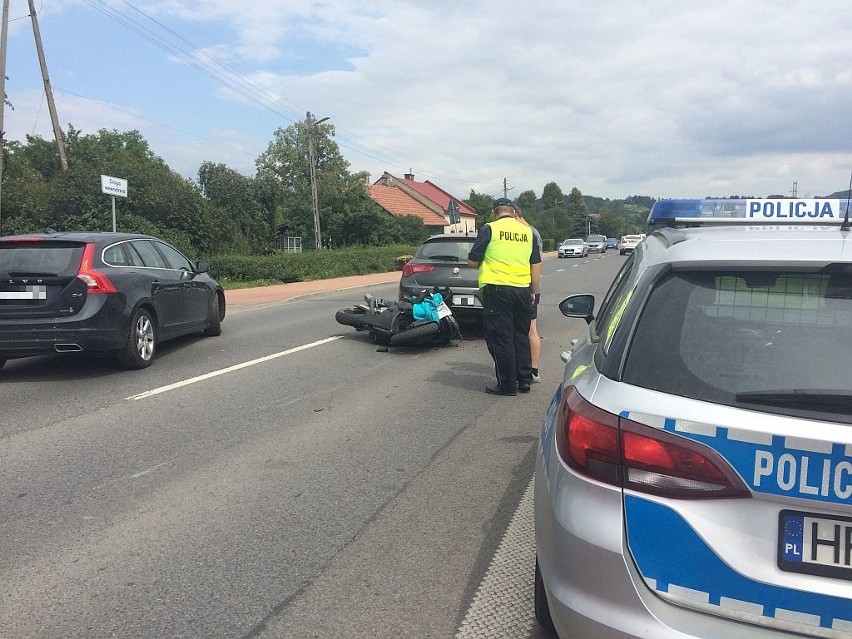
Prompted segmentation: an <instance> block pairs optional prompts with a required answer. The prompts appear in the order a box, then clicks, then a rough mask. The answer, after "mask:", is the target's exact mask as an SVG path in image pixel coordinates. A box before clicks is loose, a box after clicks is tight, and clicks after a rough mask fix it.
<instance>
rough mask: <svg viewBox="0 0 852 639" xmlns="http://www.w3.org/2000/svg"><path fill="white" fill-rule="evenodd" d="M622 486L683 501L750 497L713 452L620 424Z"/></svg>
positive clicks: (659, 432)
mask: <svg viewBox="0 0 852 639" xmlns="http://www.w3.org/2000/svg"><path fill="white" fill-rule="evenodd" d="M621 446H622V460H623V468H624V475H623V478H624V486H625V488H630V489H633V490H638V491H641V492H647V493H653V494H656V495H662V496H665V497H674V498H683V499H701V498H706V499H720V498H731V497H750V496H751V493H750V492H749V490H748V489H747V488H746V486H745V484H744V483H743V482H742V480H741V479H740V478H739V476H738V475H737V474H736V473H735V472H734V471H733V469H732V468H731V467H730V466H729V465H728V463H727V462H726V461H725V460H724V459H722V457H721V456H719V454H718V453H716V452H715V451H714V450H712V449H710V448H707V447H706V446H702V445H701V444H698V443H696V442H693V441H691V440H688V439H685V438H683V437H679V436H677V435H673V434H671V433H668V432H665V431H663V430H660V429H657V428H651V427H650V426H645V425H643V424H637V423H636V422H631V421H630V420H627V419H622V420H621Z"/></svg>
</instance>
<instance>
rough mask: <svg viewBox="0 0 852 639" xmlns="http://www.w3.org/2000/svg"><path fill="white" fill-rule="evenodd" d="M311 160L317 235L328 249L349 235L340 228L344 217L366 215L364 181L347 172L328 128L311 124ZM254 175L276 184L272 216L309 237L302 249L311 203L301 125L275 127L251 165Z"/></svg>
mask: <svg viewBox="0 0 852 639" xmlns="http://www.w3.org/2000/svg"><path fill="white" fill-rule="evenodd" d="M312 132H313V133H312V135H313V141H314V157H315V161H316V181H317V194H318V197H317V200H318V203H319V211H320V235H321V237H326V238H327V239H329V240H331V243H332V244H333V245H335V244H338V243H341V242H344V241H345V237H347V236H349V235H350V234H349V232H348V231H344V230H343V228H344V226H346V227H347V228H351V225H348V226H347V224H346V223H345V218H346V217H347V216H349V215H356V216H358V215H360V214H362V213H364V214H368V213H369V210H365V207H367V209H369V203H368V202H367V200H368V199H369V198H366V197H365V193H366V191H365V185H366V182H365V178H364V177H363V175H361V174H357V175H352V174H351V173H350V172H349V162H347V161H346V159H345V158H344V157H343V155H342V154H341V153H340V148H339V147H338V146H337V143H336V142H334V141H333V140H332V139H331V136H333V135H334V126H333V125H332V124H330V123H324V122H321V123H316V124H314V125H313V127H312ZM255 165H256V166H257V175H258V176H259V177H262V178H264V179H274V180H277V182H278V185H279V190H278V195H279V200H278V202H277V208H278V212H277V214H276V215H277V217H278V218H279V220H278V221H279V223H286V224H287V225H288V226H289V227H290V228H291V229H293V233H294V234H295V235H300V236H301V237H303V238H309V241H308V242H303V244H305V245H312V244H315V241H313V240H314V239H315V238H314V218H313V205H312V200H311V182H310V160H309V158H308V130H307V125H306V124H305V123H304V122H295V123H293V124H291V125H290V126H289V127H287V128H286V129H282V128H278V129H276V131H275V139H274V140H273V141H272V142H270V144H269V146H268V147H267V149H266V151H264V152H263V153H262V154H261V155H260V156H259V157H258V158H257V160H256V161H255Z"/></svg>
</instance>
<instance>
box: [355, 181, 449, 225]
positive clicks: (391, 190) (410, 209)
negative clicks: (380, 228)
mask: <svg viewBox="0 0 852 639" xmlns="http://www.w3.org/2000/svg"><path fill="white" fill-rule="evenodd" d="M369 191H370V197H371V198H372V199H373V201H374V202H376V204H378V205H379V206H381V207H382V208H383V209H384V210H385V211H387V212H388V213H390V214H391V215H394V216H396V217H402V216H403V215H414V216H416V217H419V218H420V219H422V220H423V224H425V225H426V226H444V225H446V224H447V220H446V218H444V217H442V216H440V215H438V214H437V213H435V212H434V211H433V210H431V209H430V208H429V207H427V206H426V205H425V204H421V203H420V202H418V201H417V200H415V199H414V198H413V197H411V196H410V195H408V193H406V192H405V191H403V190H402V189H398V188H396V187H394V186H385V185H384V184H373V185H371V186H370V187H369ZM459 207H461V203H459Z"/></svg>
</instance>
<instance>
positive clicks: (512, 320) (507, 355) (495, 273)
mask: <svg viewBox="0 0 852 639" xmlns="http://www.w3.org/2000/svg"><path fill="white" fill-rule="evenodd" d="M515 214H516V209H515V205H514V204H513V203H512V201H511V200H509V199H507V198H499V199H497V200H495V202H494V220H493V221H492V222H489V223H488V224H486V225H485V226H483V227H482V228H481V229H480V230H479V233H478V234H477V236H476V240H475V241H474V243H473V247H472V248H471V250H470V253H469V254H468V256H467V260H468V264H469V265H470V266H472V267H473V268H478V269H479V288H480V290H481V291H482V306H483V318H484V323H485V343H486V345H487V346H488V352H489V353H491V357H492V358H494V368H495V371H496V374H497V384H496V385H495V386H487V387H486V388H485V391H486V392H487V393H491V394H493V395H517V394H518V391H521V392H522V393H525V392H528V391H529V390H530V382H531V381H532V366H531V363H530V340H529V330H530V319H531V317H532V302H533V300H534V299H535V292H536V291H537V290H538V287H539V280H540V278H541V253H540V251H539V248H538V246H537V245H536V243H535V242H533V234H532V230H531V229H530V227H529V226H527V225H525V224H523V223H521V222H519V221H518V220H517V219H516V218H515Z"/></svg>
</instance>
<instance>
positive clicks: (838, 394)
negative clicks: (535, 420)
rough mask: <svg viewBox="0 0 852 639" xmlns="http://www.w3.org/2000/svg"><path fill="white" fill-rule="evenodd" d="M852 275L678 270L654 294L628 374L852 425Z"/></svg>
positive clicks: (694, 393)
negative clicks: (851, 355) (678, 271)
mask: <svg viewBox="0 0 852 639" xmlns="http://www.w3.org/2000/svg"><path fill="white" fill-rule="evenodd" d="M850 350H852V275H849V274H847V273H831V274H830V273H825V272H823V273H808V272H796V271H789V272H772V273H767V272H748V271H740V272H689V273H676V274H674V275H671V276H670V277H668V278H667V279H666V280H664V281H663V282H661V283H660V284H659V285H657V286H656V287H655V289H654V291H653V292H652V293H651V295H650V297H649V299H648V301H647V304H646V306H645V309H644V310H643V312H642V315H641V318H640V320H639V323H638V325H637V330H636V332H635V334H634V337H633V339H632V341H631V345H630V347H629V349H628V352H627V358H626V361H625V368H624V374H623V380H624V381H625V382H628V383H630V384H635V385H637V386H641V387H645V388H650V389H654V390H658V391H662V392H665V393H670V394H674V395H679V396H682V397H690V398H694V399H700V400H706V401H712V402H717V403H724V404H729V405H732V406H741V407H747V408H749V409H753V410H764V411H768V412H775V413H784V414H790V415H801V414H802V413H803V412H806V413H808V414H811V413H814V412H816V413H819V414H820V417H821V418H823V419H828V420H833V421H841V422H852V390H851V389H852V384H850V380H852V357H850V356H849V351H850Z"/></svg>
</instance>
